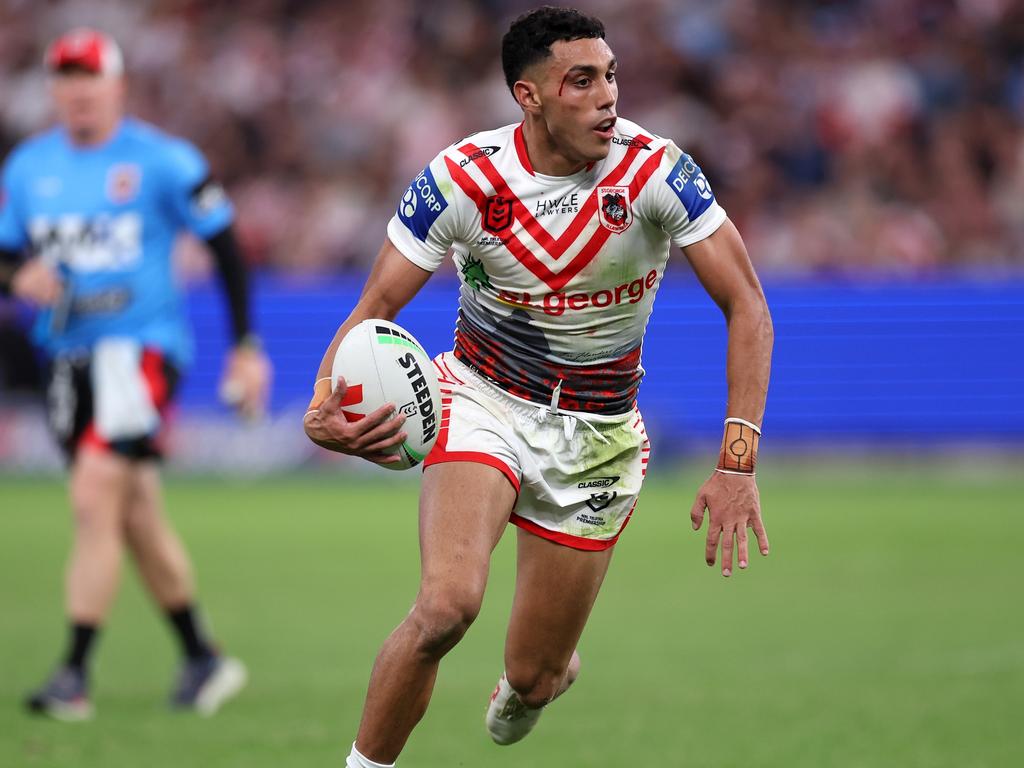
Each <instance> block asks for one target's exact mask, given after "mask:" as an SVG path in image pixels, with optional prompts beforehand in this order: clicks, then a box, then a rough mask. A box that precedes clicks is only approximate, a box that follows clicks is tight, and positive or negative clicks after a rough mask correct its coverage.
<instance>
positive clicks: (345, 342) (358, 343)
mask: <svg viewBox="0 0 1024 768" xmlns="http://www.w3.org/2000/svg"><path fill="white" fill-rule="evenodd" d="M339 376H343V377H344V378H345V384H346V385H348V391H347V392H346V393H345V397H344V398H343V399H342V401H341V412H342V414H343V415H344V416H345V418H346V419H348V420H349V421H358V420H359V419H361V418H363V417H364V416H368V415H369V414H371V413H373V412H374V411H376V410H377V409H378V408H380V407H381V406H382V405H384V404H385V403H394V405H395V408H396V409H397V410H398V411H399V412H400V413H404V414H405V416H406V420H405V425H404V427H403V429H404V431H405V432H406V433H408V435H409V436H408V437H407V438H406V439H405V442H403V443H402V444H401V445H400V446H398V455H399V456H400V457H401V461H398V462H394V463H392V464H381V465H380V466H382V467H384V468H386V469H409V468H410V467H415V466H416V465H417V464H419V463H420V462H422V461H423V459H425V458H426V457H427V454H428V453H430V449H431V448H433V447H434V443H435V442H436V441H437V435H438V432H439V430H440V427H441V391H440V389H439V387H438V385H437V373H436V372H435V371H434V364H433V362H432V361H431V359H430V356H429V355H427V353H426V352H425V351H424V350H423V347H422V345H421V344H420V343H419V342H418V341H416V339H415V338H413V336H412V334H410V333H409V332H408V331H406V330H405V329H404V328H402V327H401V326H400V325H397V324H396V323H392V322H389V321H387V320H363V322H361V323H359V325H357V326H355V327H354V328H353V329H352V330H350V331H349V332H348V333H347V334H345V338H344V339H342V340H341V344H340V345H339V346H338V351H337V352H336V353H335V355H334V364H333V365H332V366H331V379H332V381H333V382H334V386H336V385H337V381H338V377H339Z"/></svg>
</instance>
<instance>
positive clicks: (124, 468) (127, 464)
mask: <svg viewBox="0 0 1024 768" xmlns="http://www.w3.org/2000/svg"><path fill="white" fill-rule="evenodd" d="M131 477H132V462H131V461H130V460H129V459H126V458H124V457H123V456H119V455H117V454H114V453H109V452H107V451H102V450H94V449H92V448H89V447H85V448H82V449H80V450H78V451H77V453H76V454H75V457H74V460H73V461H72V462H71V474H70V479H69V483H68V495H69V498H70V501H71V509H72V513H73V514H74V519H75V523H76V525H77V526H78V527H79V528H83V527H95V526H102V527H113V526H117V527H120V526H121V525H122V523H123V519H124V514H125V509H126V505H127V502H128V499H129V494H130V490H131Z"/></svg>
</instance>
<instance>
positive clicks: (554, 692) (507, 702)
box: [484, 651, 580, 746]
mask: <svg viewBox="0 0 1024 768" xmlns="http://www.w3.org/2000/svg"><path fill="white" fill-rule="evenodd" d="M514 669H515V671H514V672H511V671H510V672H506V673H505V674H503V675H502V676H501V678H499V680H498V685H497V686H496V687H495V689H494V693H492V694H491V701H490V704H489V705H488V707H487V714H486V716H485V718H484V722H485V724H486V725H487V732H488V733H489V734H490V736H491V739H492V740H493V741H494V742H495V743H496V744H501V745H503V746H504V745H508V744H515V743H516V742H517V741H521V740H522V739H523V738H525V737H526V735H527V734H528V733H530V731H532V730H533V728H534V726H535V725H536V724H537V721H538V720H539V719H540V715H541V712H543V711H544V707H545V706H547V705H548V704H549V703H551V702H552V701H553V700H554V699H556V698H558V697H559V696H561V695H562V694H563V693H565V692H566V691H567V690H568V689H569V686H571V685H572V684H573V683H574V682H575V681H576V678H577V677H578V676H579V673H580V657H579V654H578V653H576V652H575V651H573V654H572V657H571V658H570V659H569V664H568V666H567V667H565V668H563V669H561V670H560V671H556V672H552V671H551V667H550V666H549V667H544V666H543V665H533V666H527V665H514Z"/></svg>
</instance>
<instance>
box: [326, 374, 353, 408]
mask: <svg viewBox="0 0 1024 768" xmlns="http://www.w3.org/2000/svg"><path fill="white" fill-rule="evenodd" d="M346 392H348V385H347V384H346V383H345V377H344V376H339V377H338V381H337V386H336V387H335V388H334V391H333V392H331V394H330V395H329V396H328V397H327V399H326V400H324V401H323V402H322V403H320V410H322V411H325V412H326V413H334V412H335V411H337V410H338V409H339V408H341V401H342V400H343V399H344V397H345V393H346Z"/></svg>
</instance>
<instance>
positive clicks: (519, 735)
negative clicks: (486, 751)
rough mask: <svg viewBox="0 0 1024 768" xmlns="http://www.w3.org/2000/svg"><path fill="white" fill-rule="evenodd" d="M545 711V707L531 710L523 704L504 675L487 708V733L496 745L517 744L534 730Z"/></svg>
mask: <svg viewBox="0 0 1024 768" xmlns="http://www.w3.org/2000/svg"><path fill="white" fill-rule="evenodd" d="M543 711H544V708H543V707H541V708H540V709H530V708H529V707H527V706H526V705H525V704H523V701H522V699H520V698H519V694H518V693H516V692H515V691H514V690H512V686H511V685H509V684H508V680H506V679H505V675H504V673H502V675H501V678H500V679H499V680H498V685H497V687H496V688H495V689H494V693H493V694H491V703H490V706H488V707H487V717H486V718H485V722H486V723H487V732H488V733H489V734H490V735H491V738H492V739H493V740H494V743H495V744H501V745H506V744H515V743H516V742H517V741H520V740H521V739H523V738H524V737H525V736H526V734H528V733H529V732H530V731H532V730H533V726H535V725H536V724H537V721H538V720H539V719H540V713H541V712H543Z"/></svg>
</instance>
